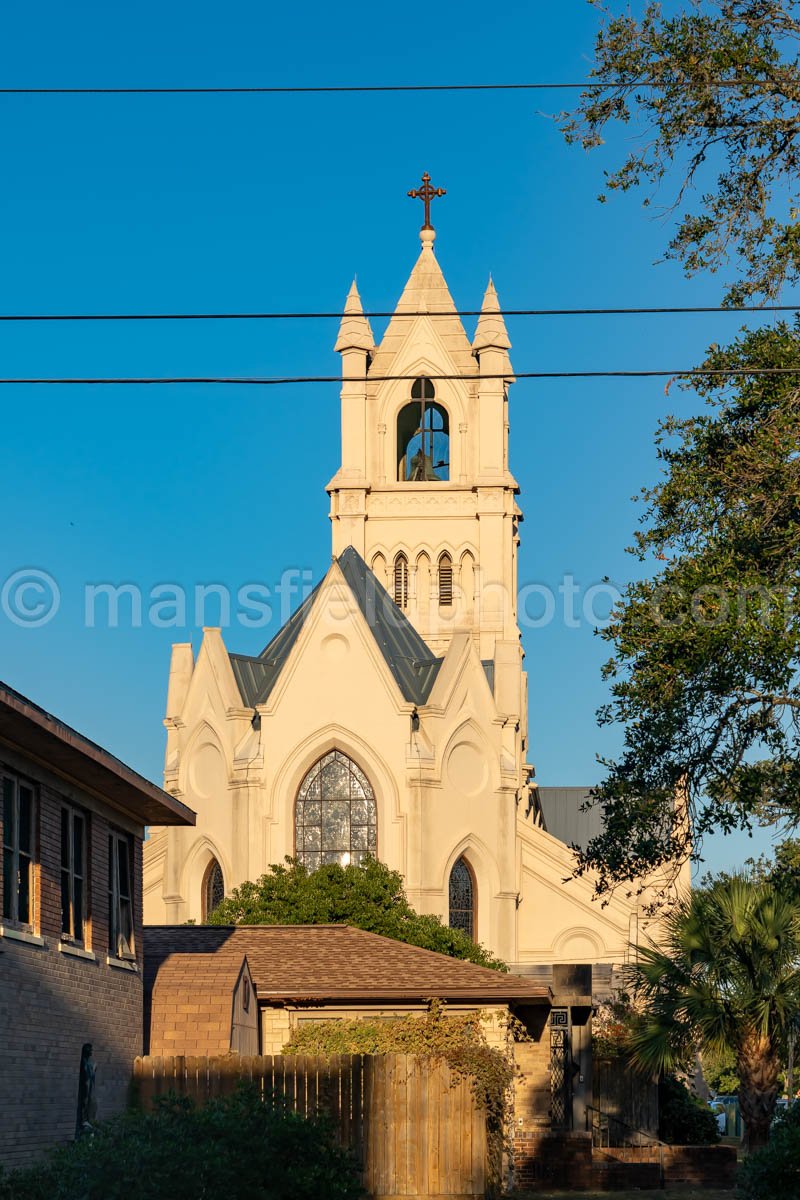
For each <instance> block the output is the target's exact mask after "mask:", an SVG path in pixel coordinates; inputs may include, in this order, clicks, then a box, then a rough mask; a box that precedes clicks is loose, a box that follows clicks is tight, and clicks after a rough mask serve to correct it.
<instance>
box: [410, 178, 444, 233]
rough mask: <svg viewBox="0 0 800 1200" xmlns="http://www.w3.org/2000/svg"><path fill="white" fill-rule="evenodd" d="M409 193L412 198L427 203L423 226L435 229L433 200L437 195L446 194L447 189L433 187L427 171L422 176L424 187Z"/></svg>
mask: <svg viewBox="0 0 800 1200" xmlns="http://www.w3.org/2000/svg"><path fill="white" fill-rule="evenodd" d="M408 194H409V196H410V197H411V199H412V200H421V201H422V203H423V204H424V205H425V222H424V224H423V226H422V228H423V229H433V226H432V225H431V200H433V199H434V197H436V196H446V195H447V192H446V191H445V189H444V188H435V187H431V177H430V175H429V174H428V172H427V171H426V172H425V173H424V175H423V176H422V187H418V188H414V189H413V191H410V192H409V193H408Z"/></svg>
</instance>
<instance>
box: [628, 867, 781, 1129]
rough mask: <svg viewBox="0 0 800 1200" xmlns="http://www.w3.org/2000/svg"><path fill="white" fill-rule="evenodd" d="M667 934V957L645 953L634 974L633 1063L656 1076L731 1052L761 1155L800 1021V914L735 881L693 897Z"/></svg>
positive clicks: (772, 894) (770, 891)
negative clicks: (702, 1056) (637, 1017)
mask: <svg viewBox="0 0 800 1200" xmlns="http://www.w3.org/2000/svg"><path fill="white" fill-rule="evenodd" d="M665 926H666V928H665V934H664V935H663V937H662V939H661V941H662V947H663V948H662V949H653V948H648V947H639V961H638V962H637V964H636V965H635V967H633V968H632V974H633V978H634V980H635V984H636V988H637V993H638V999H639V1001H640V1004H641V1021H640V1023H639V1025H638V1026H637V1028H636V1029H635V1030H634V1032H633V1034H632V1036H631V1039H630V1046H631V1054H632V1058H633V1061H634V1063H635V1064H636V1066H637V1067H638V1068H639V1069H641V1070H643V1071H645V1072H647V1073H649V1074H656V1073H661V1072H669V1071H670V1070H673V1069H674V1068H675V1067H680V1066H681V1065H682V1064H683V1063H684V1062H685V1061H686V1060H687V1058H688V1057H689V1056H690V1055H691V1054H693V1053H694V1052H695V1051H696V1050H698V1049H699V1050H700V1051H701V1052H703V1053H706V1052H710V1053H711V1054H712V1055H720V1056H721V1055H723V1054H725V1052H726V1051H730V1052H731V1053H732V1054H733V1057H734V1061H735V1067H736V1072H737V1074H738V1077H739V1080H740V1088H739V1105H740V1108H741V1112H742V1119H743V1121H744V1124H745V1130H746V1134H747V1140H748V1144H749V1145H750V1146H751V1147H757V1146H758V1145H760V1144H763V1142H764V1141H766V1138H767V1136H768V1133H769V1126H770V1122H771V1120H772V1117H773V1114H774V1111H775V1101H776V1099H777V1095H778V1085H779V1070H780V1056H781V1054H782V1052H783V1051H784V1050H785V1048H786V1045H787V1042H788V1038H789V1036H790V1034H791V1033H792V1031H793V1030H794V1029H795V1028H796V1025H797V1022H798V1018H800V912H799V911H798V909H797V907H796V906H795V905H793V904H791V903H790V902H789V901H787V900H786V899H785V897H783V896H781V895H780V893H778V892H777V891H776V890H775V889H774V888H773V887H771V886H770V885H769V884H766V883H759V882H754V881H753V880H751V879H749V878H748V877H746V876H744V875H733V876H728V877H724V878H722V879H720V880H717V881H716V882H714V883H712V884H711V885H710V886H708V887H705V888H700V889H698V890H696V891H694V892H693V893H692V894H691V896H690V897H689V898H688V899H685V900H684V901H683V902H682V903H681V904H680V905H678V906H677V908H676V909H675V911H674V912H673V913H672V914H671V915H670V917H669V918H668V919H667V920H666V922H665Z"/></svg>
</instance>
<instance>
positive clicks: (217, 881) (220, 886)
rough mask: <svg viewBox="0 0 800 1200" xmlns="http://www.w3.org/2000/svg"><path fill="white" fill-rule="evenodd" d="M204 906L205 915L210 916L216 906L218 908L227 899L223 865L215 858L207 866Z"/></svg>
mask: <svg viewBox="0 0 800 1200" xmlns="http://www.w3.org/2000/svg"><path fill="white" fill-rule="evenodd" d="M203 887H204V894H203V906H204V908H205V913H204V915H205V916H206V917H207V916H209V915H210V914H211V913H212V912H213V911H214V909H215V908H217V907H218V906H219V905H220V904H221V903H222V901H223V900H224V899H225V879H224V876H223V874H222V867H221V866H220V865H219V863H218V862H217V860H216V859H215V858H212V860H211V862H210V863H209V864H208V867H207V868H206V875H205V883H204V885H203Z"/></svg>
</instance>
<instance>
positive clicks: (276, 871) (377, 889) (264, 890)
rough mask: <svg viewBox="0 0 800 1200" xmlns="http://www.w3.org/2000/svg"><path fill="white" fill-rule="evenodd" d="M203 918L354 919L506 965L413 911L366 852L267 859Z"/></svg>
mask: <svg viewBox="0 0 800 1200" xmlns="http://www.w3.org/2000/svg"><path fill="white" fill-rule="evenodd" d="M206 924H207V925H354V926H355V927H356V929H366V930H367V931H368V932H369V933H379V934H380V935H381V936H382V937H388V938H394V939H395V941H398V942H407V943H408V945H410V946H421V947H422V948H423V949H424V950H435V951H436V952H437V953H438V954H447V955H449V956H450V958H463V959H466V960H468V961H469V962H473V963H476V964H477V965H478V966H480V967H491V968H493V969H494V970H496V971H507V970H508V967H507V966H506V964H505V963H503V962H501V961H500V959H499V958H495V956H494V955H493V954H492V953H491V952H490V951H489V950H487V949H486V947H485V946H481V945H479V943H478V942H473V940H472V938H471V937H469V935H468V934H466V933H464V931H463V929H451V928H450V927H449V925H443V924H442V922H441V920H440V919H439V917H435V916H433V915H432V914H431V913H418V912H416V911H415V910H414V909H413V908H412V907H411V905H410V904H409V902H408V899H407V897H406V893H405V890H404V885H403V876H402V875H401V874H400V872H399V871H391V870H390V869H389V867H387V866H386V864H385V863H382V862H378V861H377V859H374V858H369V857H366V858H364V860H363V861H362V862H360V863H350V865H349V866H346V867H342V866H340V865H339V863H327V864H325V865H324V866H322V867H319V868H318V869H317V870H316V871H308V870H307V869H306V867H305V866H304V865H303V864H302V863H301V862H298V861H297V859H294V858H288V857H287V858H286V859H285V860H284V863H273V864H272V866H271V867H270V869H269V871H268V872H267V873H266V875H262V876H261V878H260V879H259V880H258V881H257V882H256V883H252V882H250V881H248V882H246V883H243V884H241V885H240V886H239V887H238V888H234V889H233V891H232V892H231V893H230V895H229V896H226V897H225V899H224V900H223V901H222V903H221V904H218V905H217V907H216V908H215V909H214V911H213V912H212V913H210V915H209V917H208V920H207V922H206Z"/></svg>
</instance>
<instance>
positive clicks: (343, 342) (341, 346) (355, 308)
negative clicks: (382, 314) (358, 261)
mask: <svg viewBox="0 0 800 1200" xmlns="http://www.w3.org/2000/svg"><path fill="white" fill-rule="evenodd" d="M374 348H375V338H374V337H373V336H372V329H371V328H370V324H369V321H368V320H367V318H366V317H365V316H364V309H363V307H362V304H361V297H360V296H359V294H358V288H357V287H356V281H355V279H354V280H353V283H352V286H351V288H350V291H349V292H348V293H347V300H346V301H345V305H344V316H343V317H342V322H341V324H340V326H339V336H338V337H337V339H336V345H335V346H334V350H335V351H336V352H337V353H342V352H343V351H345V350H366V351H367V353H371V352H372V350H374Z"/></svg>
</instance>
